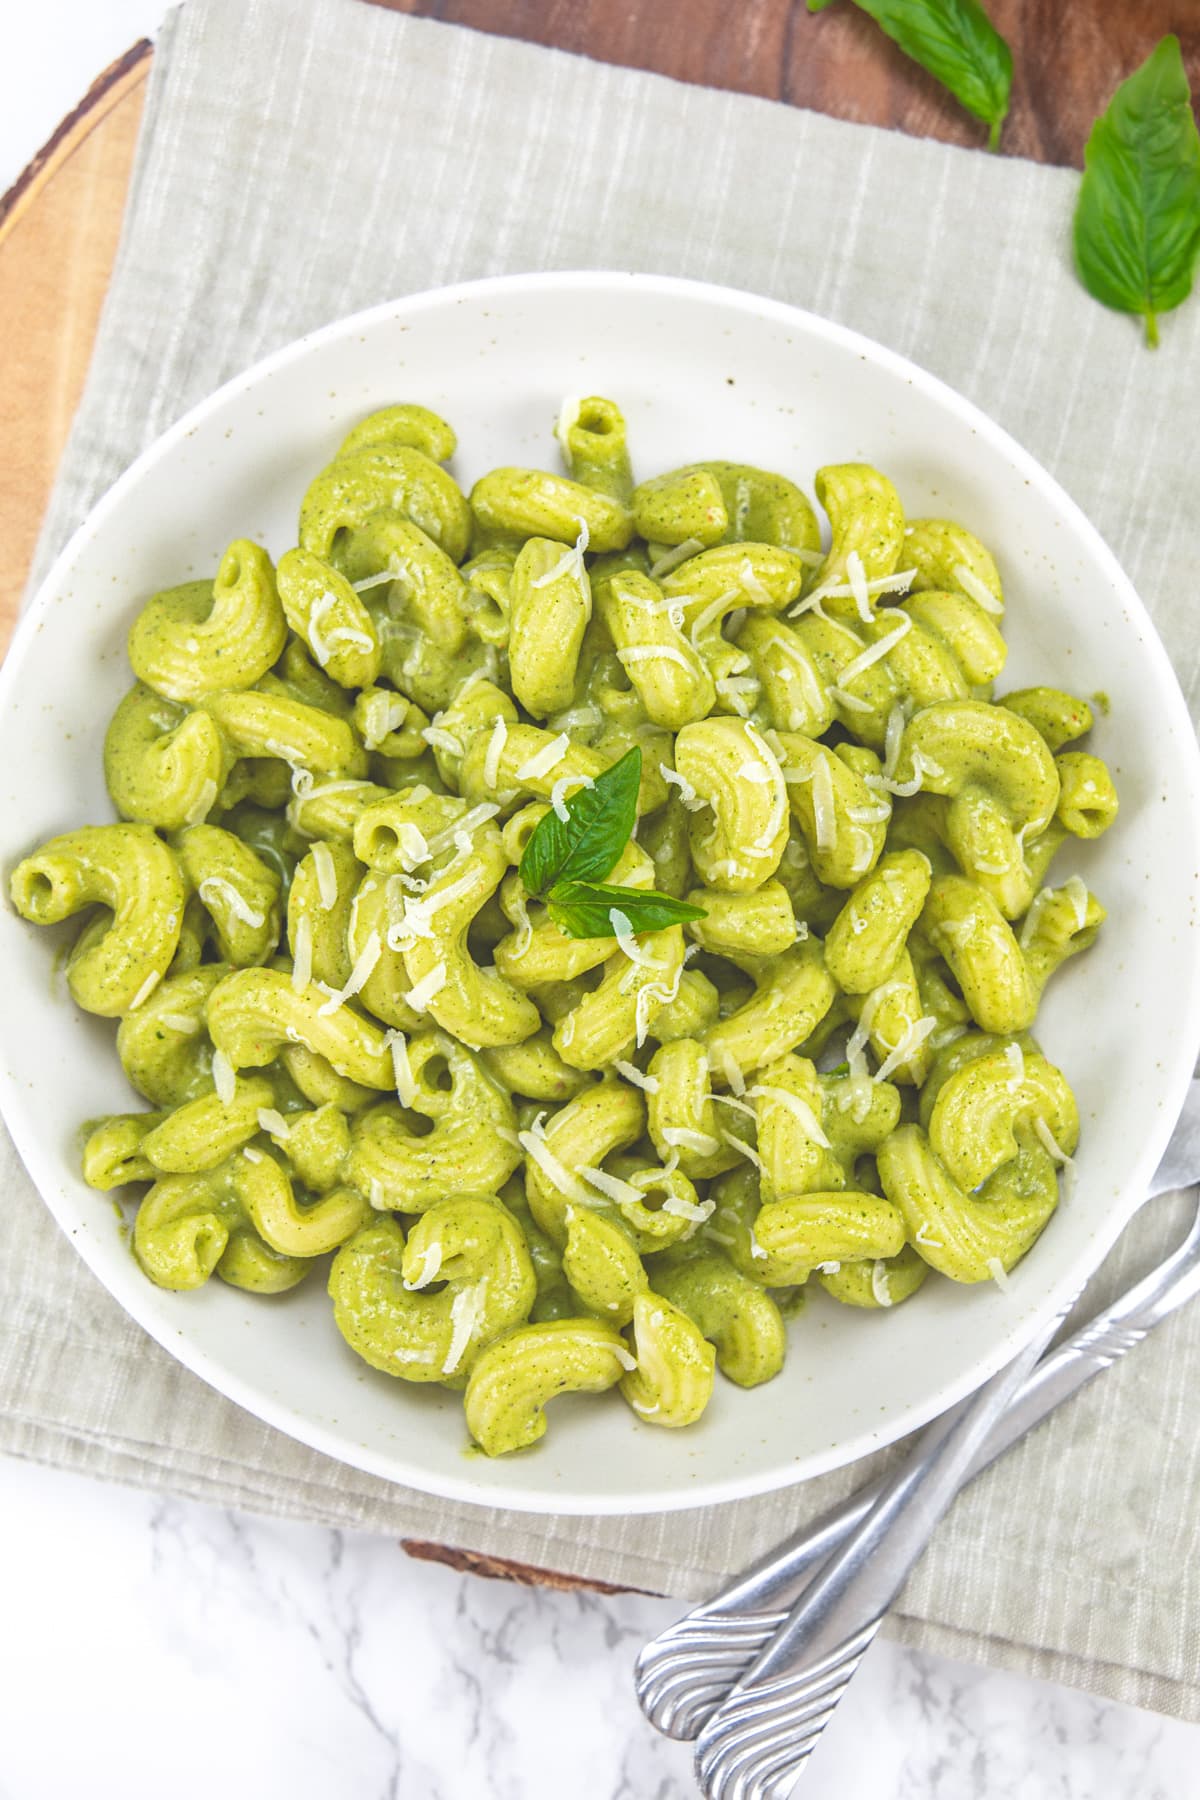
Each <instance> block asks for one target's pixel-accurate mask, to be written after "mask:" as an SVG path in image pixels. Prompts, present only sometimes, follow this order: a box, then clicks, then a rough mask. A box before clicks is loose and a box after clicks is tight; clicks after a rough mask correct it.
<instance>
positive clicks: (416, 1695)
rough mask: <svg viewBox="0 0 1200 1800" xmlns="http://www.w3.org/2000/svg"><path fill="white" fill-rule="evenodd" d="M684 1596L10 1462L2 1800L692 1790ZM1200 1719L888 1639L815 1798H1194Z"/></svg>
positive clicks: (833, 1747) (823, 1767)
mask: <svg viewBox="0 0 1200 1800" xmlns="http://www.w3.org/2000/svg"><path fill="white" fill-rule="evenodd" d="M676 1610H677V1609H676V1608H675V1607H674V1605H673V1603H671V1602H669V1601H662V1600H651V1599H647V1598H643V1597H639V1596H635V1595H618V1596H614V1597H612V1598H601V1597H599V1596H595V1595H575V1594H552V1593H545V1592H540V1591H538V1590H531V1589H525V1588H519V1587H514V1586H512V1585H510V1584H508V1583H500V1582H492V1581H483V1580H480V1579H479V1578H477V1577H475V1576H462V1575H458V1574H455V1573H453V1572H452V1571H450V1570H447V1569H443V1568H440V1567H437V1566H433V1565H430V1564H425V1563H416V1562H412V1561H410V1560H409V1558H408V1557H406V1556H405V1555H404V1554H403V1552H402V1551H401V1550H400V1548H399V1547H398V1545H397V1544H396V1543H395V1542H393V1541H392V1540H390V1539H386V1538H376V1537H366V1536H355V1535H346V1534H343V1533H340V1532H333V1531H329V1530H326V1529H324V1528H319V1527H315V1526H307V1525H291V1524H281V1523H278V1522H274V1521H267V1520H262V1519H253V1518H246V1517H242V1516H237V1515H233V1514H229V1513H223V1512H218V1511H216V1510H214V1509H211V1508H208V1507H203V1506H198V1505H194V1504H191V1503H187V1502H180V1501H174V1500H167V1501H164V1500H160V1499H157V1498H155V1497H152V1496H150V1495H146V1494H141V1493H135V1492H131V1491H128V1490H125V1489H120V1488H110V1487H104V1486H101V1485H99V1484H97V1483H93V1482H89V1481H86V1480H83V1479H81V1478H80V1477H78V1476H73V1475H65V1474H62V1473H61V1472H59V1471H54V1470H46V1469H41V1468H36V1467H33V1466H31V1465H29V1464H26V1463H18V1462H11V1461H4V1460H2V1459H0V1800H110V1796H111V1797H112V1800H213V1797H214V1796H220V1797H221V1800H243V1796H245V1797H247V1800H250V1797H253V1800H285V1797H286V1800H687V1797H688V1796H691V1795H693V1794H695V1792H696V1789H695V1787H694V1785H693V1783H692V1780H691V1774H690V1757H689V1754H688V1752H687V1750H686V1748H685V1747H684V1746H682V1745H679V1744H673V1743H668V1742H667V1741H665V1740H664V1739H662V1738H660V1737H658V1736H657V1735H656V1734H655V1733H654V1731H653V1730H652V1729H651V1728H650V1726H648V1725H647V1724H646V1723H645V1722H644V1720H643V1719H642V1717H641V1715H640V1713H639V1712H638V1710H637V1707H636V1705H635V1702H634V1699H633V1693H632V1686H631V1681H630V1670H631V1667H632V1662H633V1658H634V1655H635V1654H636V1651H637V1649H638V1647H639V1645H640V1644H641V1643H642V1642H643V1640H644V1639H645V1638H646V1637H648V1636H650V1635H652V1634H653V1633H654V1632H655V1631H657V1630H659V1629H660V1628H661V1627H662V1626H663V1625H665V1624H666V1623H668V1622H669V1620H670V1619H671V1618H673V1617H674V1616H675V1612H676ZM1198 1752H1200V1730H1198V1729H1197V1728H1196V1727H1194V1726H1186V1725H1180V1724H1177V1723H1175V1722H1173V1721H1168V1720H1164V1719H1159V1718H1156V1717H1154V1716H1152V1715H1150V1714H1146V1713H1138V1712H1134V1711H1132V1710H1131V1709H1129V1708H1126V1707H1119V1706H1112V1705H1108V1704H1104V1703H1102V1702H1098V1701H1095V1700H1092V1699H1090V1698H1088V1697H1087V1696H1085V1695H1081V1694H1074V1693H1071V1692H1068V1691H1067V1690H1065V1689H1057V1688H1053V1687H1051V1686H1049V1685H1047V1684H1045V1683H1041V1682H1031V1681H1023V1680H1017V1679H1014V1678H1012V1677H1009V1676H1005V1675H998V1674H996V1673H994V1672H992V1673H989V1672H986V1671H984V1670H981V1669H975V1668H968V1667H966V1666H965V1665H961V1664H957V1663H951V1662H947V1661H945V1660H943V1659H941V1658H934V1657H927V1656H916V1655H911V1654H907V1653H902V1652H900V1651H898V1650H897V1649H895V1648H894V1647H893V1646H892V1645H890V1644H887V1643H879V1644H876V1646H875V1647H874V1649H873V1650H872V1652H871V1654H870V1656H869V1658H868V1660H867V1661H866V1663H865V1664H864V1666H863V1668H862V1670H861V1671H860V1674H859V1676H858V1678H857V1680H856V1682H855V1685H854V1687H853V1688H852V1689H851V1690H850V1693H849V1695H848V1697H847V1699H846V1701H845V1703H844V1705H843V1708H842V1710H841V1712H840V1713H839V1715H838V1716H837V1717H836V1719H835V1720H834V1723H833V1725H832V1726H831V1727H830V1730H829V1732H828V1733H827V1735H826V1739H825V1741H824V1743H823V1744H822V1745H821V1747H820V1750H819V1752H818V1756H817V1757H816V1758H814V1760H813V1762H812V1764H811V1765H810V1768H809V1772H808V1775H807V1776H806V1778H805V1780H804V1783H803V1788H802V1791H803V1793H804V1794H805V1796H806V1797H811V1800H1126V1797H1129V1800H1133V1797H1135V1796H1136V1800H1187V1797H1190V1796H1194V1795H1195V1793H1196V1791H1197V1784H1196V1775H1195V1764H1196V1760H1197V1755H1198Z"/></svg>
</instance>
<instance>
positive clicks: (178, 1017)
mask: <svg viewBox="0 0 1200 1800" xmlns="http://www.w3.org/2000/svg"><path fill="white" fill-rule="evenodd" d="M143 985H144V984H143ZM157 1022H158V1024H160V1025H165V1026H166V1028H167V1030H168V1031H177V1032H179V1034H180V1036H181V1037H195V1035H196V1033H197V1032H198V1031H199V1029H200V1021H199V1019H192V1018H189V1017H188V1015H187V1013H159V1015H158V1021H157Z"/></svg>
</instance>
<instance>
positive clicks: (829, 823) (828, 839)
mask: <svg viewBox="0 0 1200 1800" xmlns="http://www.w3.org/2000/svg"><path fill="white" fill-rule="evenodd" d="M812 799H813V829H814V831H815V833H816V839H817V849H818V850H832V849H833V848H834V846H835V845H836V843H837V812H836V809H835V807H834V799H833V774H832V771H831V770H830V767H829V763H828V761H827V760H826V758H825V757H824V756H820V757H818V758H817V762H816V766H815V767H814V769H813V774H812Z"/></svg>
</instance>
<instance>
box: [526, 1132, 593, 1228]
mask: <svg viewBox="0 0 1200 1800" xmlns="http://www.w3.org/2000/svg"><path fill="white" fill-rule="evenodd" d="M545 1116H546V1115H545V1113H539V1114H538V1115H537V1117H536V1119H535V1120H534V1121H533V1124H532V1125H531V1126H530V1127H529V1129H528V1131H519V1132H518V1133H517V1142H518V1143H519V1144H520V1146H521V1148H522V1149H523V1150H524V1151H525V1153H526V1155H527V1156H529V1158H530V1159H531V1161H533V1162H535V1163H536V1164H537V1166H538V1168H539V1169H540V1170H541V1172H542V1174H543V1175H544V1176H545V1177H546V1180H547V1181H548V1182H549V1183H550V1184H551V1186H552V1187H556V1188H557V1189H558V1190H559V1192H560V1193H562V1194H565V1195H566V1197H567V1199H568V1200H574V1201H575V1203H576V1204H577V1205H579V1206H592V1205H593V1204H594V1202H593V1200H592V1197H591V1195H590V1194H589V1193H588V1191H587V1189H586V1187H585V1186H584V1185H583V1183H582V1182H581V1181H577V1180H576V1178H575V1176H574V1175H572V1174H571V1173H570V1171H569V1170H568V1169H566V1168H564V1167H563V1165H562V1163H560V1162H559V1160H558V1158H557V1156H555V1154H554V1152H553V1150H551V1148H550V1146H549V1144H548V1143H547V1142H546V1133H545V1130H544V1128H543V1126H542V1120H543V1119H544V1118H545Z"/></svg>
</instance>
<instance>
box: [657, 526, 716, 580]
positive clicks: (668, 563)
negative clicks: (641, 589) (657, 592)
mask: <svg viewBox="0 0 1200 1800" xmlns="http://www.w3.org/2000/svg"><path fill="white" fill-rule="evenodd" d="M703 548H704V545H703V544H702V543H701V542H700V539H699V538H694V537H693V538H684V540H683V542H682V544H676V545H675V547H674V549H672V550H668V551H666V553H665V554H664V555H662V556H660V557H659V559H658V561H657V562H655V563H651V565H650V578H651V580H652V581H658V580H659V579H660V578H661V577H662V576H663V575H669V574H670V573H671V570H672V569H677V568H678V567H679V565H680V563H681V562H686V561H687V559H688V557H689V556H695V554H696V552H697V551H698V550H703Z"/></svg>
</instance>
